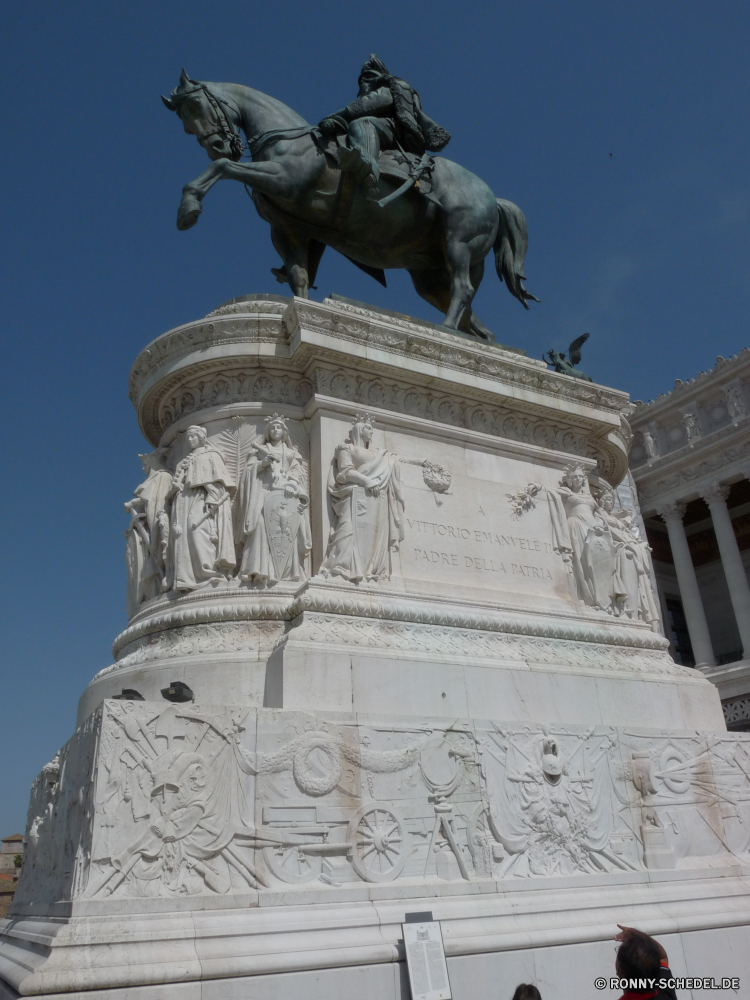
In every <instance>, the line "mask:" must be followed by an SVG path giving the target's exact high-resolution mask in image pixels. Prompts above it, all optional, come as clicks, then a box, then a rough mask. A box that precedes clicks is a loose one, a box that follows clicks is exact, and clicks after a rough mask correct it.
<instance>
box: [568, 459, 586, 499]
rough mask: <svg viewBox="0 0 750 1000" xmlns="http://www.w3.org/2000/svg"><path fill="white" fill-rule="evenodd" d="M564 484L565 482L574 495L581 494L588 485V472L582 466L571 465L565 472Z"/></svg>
mask: <svg viewBox="0 0 750 1000" xmlns="http://www.w3.org/2000/svg"><path fill="white" fill-rule="evenodd" d="M563 482H565V483H566V484H567V486H568V487H569V489H571V490H572V491H573V492H574V493H580V492H581V490H582V489H583V487H584V486H585V485H586V470H585V469H584V467H583V466H582V465H569V466H568V468H567V469H566V470H565V477H564V480H563Z"/></svg>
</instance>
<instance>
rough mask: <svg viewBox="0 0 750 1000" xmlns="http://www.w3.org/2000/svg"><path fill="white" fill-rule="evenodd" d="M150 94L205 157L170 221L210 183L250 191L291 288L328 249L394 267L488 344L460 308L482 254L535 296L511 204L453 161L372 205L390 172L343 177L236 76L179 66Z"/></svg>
mask: <svg viewBox="0 0 750 1000" xmlns="http://www.w3.org/2000/svg"><path fill="white" fill-rule="evenodd" d="M162 100H163V101H164V103H165V104H166V106H167V107H168V108H169V109H170V111H175V112H176V113H177V114H178V115H179V117H180V118H181V120H182V123H183V126H184V129H185V131H186V132H187V133H189V134H191V135H195V136H196V137H197V139H198V142H199V143H200V145H201V146H202V147H203V148H204V149H205V150H206V152H207V153H208V156H209V158H210V159H211V160H212V161H213V162H212V164H211V166H210V167H209V168H208V170H206V171H205V172H204V173H203V174H201V175H200V177H198V178H196V179H195V180H194V181H191V183H190V184H186V185H185V187H184V188H183V190H182V201H181V203H180V208H179V211H178V213H177V228H178V229H189V228H190V227H191V226H194V225H195V223H196V222H197V221H198V216H199V215H200V213H201V211H202V209H201V202H202V201H203V198H204V197H205V196H206V194H207V193H208V191H209V190H210V189H211V188H212V187H213V185H214V184H215V183H216V182H217V181H219V180H223V179H229V180H235V181H240V183H242V184H245V185H246V186H247V187H248V188H251V189H252V198H253V202H254V204H255V207H256V209H257V211H258V214H259V215H260V216H261V218H263V219H265V220H266V222H268V223H270V225H271V239H272V240H273V245H274V246H275V247H276V250H277V251H278V252H279V254H280V256H281V258H282V260H283V262H284V267H283V269H278V270H275V271H274V273H275V274H276V275H277V277H279V279H280V280H282V281H287V282H288V283H289V286H290V287H291V290H292V292H293V293H294V295H298V296H300V297H302V298H307V297H308V290H309V288H310V286H311V285H312V284H313V282H314V281H315V274H316V271H317V269H318V264H319V263H320V258H321V256H322V254H323V251H324V249H325V248H326V246H330V247H333V249H334V250H338V251H339V253H341V254H343V255H344V256H345V257H348V258H349V259H350V260H351V261H352V262H353V263H354V264H356V265H357V266H358V267H361V268H362V270H364V271H366V272H367V273H368V274H371V275H372V276H373V277H375V278H377V279H378V280H379V281H381V283H383V284H385V277H384V275H383V269H384V268H397V267H403V268H405V269H406V270H407V271H408V272H409V274H410V275H411V279H412V281H413V283H414V287H415V289H416V291H417V292H418V294H419V295H421V296H422V298H423V299H426V300H427V302H429V303H430V304H431V305H433V306H435V307H436V308H437V309H439V310H440V311H441V312H443V313H445V319H444V321H443V323H442V326H443V327H444V328H445V329H448V330H459V329H460V330H462V331H463V332H465V333H469V334H473V335H475V336H477V337H481V338H482V339H484V340H489V341H494V336H493V335H492V333H491V332H490V331H489V330H488V329H487V328H486V327H485V326H484V324H483V323H482V322H481V321H480V320H479V319H478V317H477V316H476V314H475V313H474V312H472V308H471V303H472V299H473V298H474V294H475V293H476V290H477V288H478V287H479V284H480V282H481V280H482V277H483V275H484V258H485V257H486V256H487V254H488V253H489V251H490V249H494V251H495V266H496V268H497V273H498V276H499V278H500V280H501V281H505V283H506V284H507V286H508V290H509V291H510V292H511V294H512V295H514V296H515V297H516V298H517V299H518V300H519V301H520V302H521V303H522V304H523V306H524V307H525V308H527V309H528V306H527V304H526V302H527V300H528V299H533V300H534V301H537V302H538V301H539V300H538V299H536V298H535V297H534V296H533V295H531V293H530V292H528V291H527V290H526V289H525V288H524V285H523V282H524V274H523V262H524V258H525V256H526V246H527V242H528V236H527V230H526V219H525V217H524V215H523V212H522V211H521V210H520V208H518V206H517V205H514V204H512V202H509V201H503V200H502V199H500V198H496V197H495V195H494V194H493V192H492V191H491V190H490V188H489V187H488V186H487V185H486V184H485V183H484V181H482V180H480V178H479V177H477V176H476V175H475V174H472V173H471V172H470V171H468V170H465V169H464V168H463V167H461V166H459V164H457V163H453V162H451V161H450V160H446V159H444V158H443V157H440V156H436V157H435V158H434V166H433V167H432V171H431V176H430V178H429V181H430V183H429V184H427V185H424V184H420V183H418V182H417V175H416V172H415V171H413V168H412V171H413V176H414V183H413V184H411V185H410V186H409V189H408V190H407V191H405V193H403V194H402V195H401V196H400V197H397V198H395V199H393V200H391V201H389V203H388V204H387V205H385V206H383V207H381V205H379V204H378V200H377V199H380V200H381V201H382V200H383V198H387V196H388V195H389V194H391V193H393V192H394V191H396V190H398V188H399V187H402V183H401V182H400V181H399V179H398V178H396V179H394V178H393V177H391V176H386V175H381V177H380V180H379V181H378V186H377V189H376V191H375V192H369V191H367V190H365V189H364V188H363V187H361V186H360V185H359V184H355V183H354V181H353V178H352V176H351V174H348V173H345V172H342V171H341V169H340V168H339V166H338V157H337V150H336V149H335V148H334V149H332V148H330V143H328V140H327V139H325V137H323V136H321V134H320V132H319V131H318V130H317V129H315V128H314V127H312V126H310V125H309V124H308V123H307V122H306V121H305V120H304V119H303V118H302V117H301V116H300V115H298V114H297V113H296V112H295V111H292V109H291V108H289V107H287V106H286V105H285V104H282V103H281V102H280V101H277V100H276V99H275V98H273V97H269V96H268V95H267V94H262V93H261V92H260V91H257V90H252V89H251V88H250V87H244V86H241V85H240V84H236V83H205V82H201V81H198V80H192V79H191V78H190V77H189V76H188V75H187V73H186V72H185V70H183V71H182V75H181V77H180V83H179V86H178V87H176V88H175V89H174V90H173V91H172V93H171V95H170V96H169V97H162ZM241 132H244V134H245V137H246V140H247V148H248V149H249V151H250V153H251V155H252V162H245V163H240V162H239V160H240V158H241V156H242V153H243V149H244V148H245V145H244V143H243V141H242V136H241ZM326 143H328V146H327V145H326ZM407 171H408V168H407ZM406 176H407V180H408V177H409V174H408V172H407V174H406ZM426 188H429V189H430V190H429V192H428V193H425V189H426Z"/></svg>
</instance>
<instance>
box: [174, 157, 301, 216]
mask: <svg viewBox="0 0 750 1000" xmlns="http://www.w3.org/2000/svg"><path fill="white" fill-rule="evenodd" d="M221 180H231V181H239V182H240V183H241V184H247V186H248V187H251V188H253V190H255V191H260V192H261V193H262V194H267V195H276V196H278V197H281V198H288V197H290V196H291V195H293V194H294V193H295V191H296V190H298V187H299V179H298V178H297V179H293V178H291V177H290V176H289V174H288V172H287V170H286V169H285V168H284V166H283V165H282V164H281V163H278V162H274V161H264V162H262V163H235V162H234V161H233V160H228V159H220V160H215V161H214V162H213V163H212V164H211V166H210V167H209V168H208V169H207V170H205V171H204V172H203V173H202V174H201V175H200V177H196V179H195V180H194V181H190V183H189V184H186V185H185V187H184V188H183V189H182V201H181V202H180V207H179V209H178V210H177V228H178V229H190V227H191V226H194V225H195V224H196V222H197V221H198V216H199V215H200V214H201V212H202V211H203V209H202V207H201V202H202V201H203V199H204V198H205V197H206V195H207V194H208V192H209V191H210V190H211V188H212V187H213V186H214V184H216V182H217V181H221Z"/></svg>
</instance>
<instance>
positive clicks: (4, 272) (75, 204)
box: [0, 0, 750, 836]
mask: <svg viewBox="0 0 750 1000" xmlns="http://www.w3.org/2000/svg"><path fill="white" fill-rule="evenodd" d="M749 22H750V13H749V12H748V6H747V4H746V3H740V2H728V0H726V2H722V3H708V2H704V3H696V2H689V0H688V2H686V0H682V2H672V0H656V2H654V0H652V2H650V3H642V2H628V3H624V2H619V0H608V2H607V3H601V2H568V3H560V2H559V0H558V2H543V0H530V2H527V3H525V4H517V3H507V2H506V3H503V2H493V3H482V2H476V0H468V2H465V3H461V4H454V5H451V6H449V5H446V4H442V5H441V4H436V3H434V2H431V3H426V2H422V0H417V2H411V3H409V4H396V3H392V2H388V0H381V2H379V3H378V4H377V5H374V4H360V5H355V4H351V3H337V2H325V0H323V2H320V3H316V4H302V5H297V6H294V5H288V4H287V5H283V6H281V5H278V4H265V5H262V4H253V3H247V2H244V3H240V2H237V3H234V2H222V0H213V2H211V3H203V4H199V3H196V2H194V0H181V2H179V3H175V2H171V0H161V2H159V3H158V4H157V3H144V2H141V0H130V2H128V3H121V2H117V0H111V2H109V3H106V4H102V3H99V2H96V3H94V2H77V3H74V4H53V3H49V2H47V3H34V2H30V3H25V4H15V5H6V7H5V10H4V14H3V28H4V31H3V36H4V37H3V42H2V45H3V54H2V67H3V73H2V80H3V84H2V86H3V115H2V121H3V127H2V128H3V139H4V142H3V146H4V156H3V177H4V184H3V198H2V207H1V209H0V225H2V227H3V238H2V242H1V243H0V248H1V252H2V267H1V268H0V295H1V296H2V303H1V305H2V317H3V328H4V332H5V338H4V340H5V346H4V359H5V371H6V376H5V383H6V386H5V391H4V393H3V397H2V405H3V407H4V409H5V410H6V412H5V414H4V415H3V416H4V419H3V426H4V428H5V430H6V434H5V441H6V444H5V460H4V464H5V468H6V469H7V470H11V469H12V470H13V476H12V477H11V479H10V480H9V481H8V484H7V485H6V492H5V515H4V520H3V524H4V526H5V538H4V545H3V551H4V552H5V553H6V562H5V571H4V573H3V588H4V595H3V603H2V607H3V610H4V612H5V615H4V617H5V623H4V630H3V635H4V641H3V645H2V655H3V673H2V676H3V692H4V701H3V704H4V709H5V711H4V719H3V723H4V724H3V726H2V727H0V760H1V761H2V768H1V769H0V773H1V774H2V779H1V780H2V786H0V788H1V790H2V794H0V835H2V836H4V835H6V834H7V833H11V832H16V831H21V830H22V829H23V826H24V823H25V814H26V807H27V802H28V788H29V784H30V782H31V781H32V779H33V777H34V775H36V774H37V772H38V771H39V770H40V768H41V767H42V766H43V765H44V763H45V762H46V761H47V760H49V759H50V757H51V756H52V755H53V754H54V753H55V751H56V750H57V749H58V747H59V746H60V745H61V744H62V743H64V742H65V740H67V739H68V738H69V736H70V735H71V733H72V730H73V726H74V718H75V707H76V703H77V700H78V697H79V695H80V692H81V691H82V690H83V688H84V687H85V685H86V684H87V683H88V681H89V680H90V678H91V677H92V676H93V674H94V673H96V672H97V671H98V670H99V669H101V668H102V667H104V666H106V665H107V664H108V663H109V662H111V660H110V645H111V641H112V639H113V637H114V636H115V634H116V633H117V632H119V631H120V630H121V629H122V628H123V627H124V626H125V624H126V623H125V610H124V578H125V570H124V560H123V537H122V532H123V529H124V528H125V525H126V517H125V514H124V512H123V509H122V504H123V502H124V501H125V500H127V499H128V497H129V496H130V495H131V494H132V489H133V487H134V486H135V485H136V484H137V483H138V482H139V481H140V480H139V473H140V465H139V462H138V460H137V457H136V456H137V453H138V452H139V451H142V450H143V440H142V438H141V436H140V434H139V431H138V429H137V425H136V421H135V416H134V412H133V410H132V407H131V404H130V402H129V401H128V398H127V378H128V371H129V368H130V365H131V364H132V362H133V360H134V359H135V357H136V355H137V353H138V351H139V350H140V349H141V347H143V346H144V345H145V344H146V343H147V342H148V341H149V340H151V339H152V338H153V337H155V336H157V335H158V334H160V333H162V332H164V331H165V330H167V329H169V328H171V327H173V326H177V325H178V324H180V323H183V322H186V321H188V320H192V319H194V318H197V317H199V316H202V315H204V314H205V313H206V312H208V311H209V310H210V309H212V308H214V307H215V306H216V305H218V304H219V303H221V302H222V301H224V300H226V299H228V298H231V297H233V296H235V295H241V294H244V293H247V292H262V291H273V292H278V291H279V290H281V289H280V286H278V285H277V284H276V283H275V281H274V279H273V277H272V276H271V274H270V268H271V267H272V266H276V265H277V264H278V258H277V256H276V254H275V252H274V251H273V248H272V246H271V243H270V239H269V235H268V230H267V227H266V225H265V224H264V223H263V222H261V220H260V219H259V218H258V217H257V216H256V214H255V212H254V210H253V209H252V206H251V204H250V202H249V201H248V199H247V197H246V195H245V192H244V191H243V190H242V188H241V187H240V186H239V185H237V184H230V183H224V184H220V185H217V187H215V188H214V190H213V191H212V192H211V193H210V195H209V196H208V198H207V200H206V203H205V211H204V214H203V216H202V217H201V219H200V221H199V224H198V225H197V226H196V227H195V228H194V229H192V230H191V231H190V232H187V233H179V232H178V231H177V229H176V227H175V215H176V210H177V205H178V203H179V198H180V190H181V187H182V185H183V184H184V183H186V182H187V181H188V180H190V179H192V178H193V177H194V176H196V175H197V174H198V173H200V172H201V171H202V170H203V169H204V167H205V165H206V162H207V161H206V158H205V154H204V153H203V151H202V150H201V149H200V148H199V147H198V145H197V143H196V142H195V140H194V139H192V138H188V137H187V136H185V135H184V134H183V133H182V130H181V127H180V125H179V124H178V122H177V120H176V118H175V117H174V116H173V115H171V114H170V113H169V112H167V111H166V110H165V108H164V107H163V106H162V103H161V101H160V100H159V94H160V93H168V92H169V90H170V89H171V88H172V87H173V86H175V85H176V83H177V80H178V77H179V73H180V68H181V67H182V66H183V65H184V66H185V67H186V68H187V70H188V72H189V73H190V74H191V76H193V77H196V78H198V79H203V80H229V81H234V82H239V83H246V84H249V85H250V86H253V87H256V88H257V89H259V90H264V91H266V92H268V93H271V94H273V95H274V96H276V97H278V98H280V99H281V100H283V101H285V102H286V103H288V104H290V105H291V106H292V107H294V108H295V109H296V110H298V111H299V112H300V113H301V114H302V115H304V116H305V117H306V118H307V119H308V120H310V121H311V122H315V121H318V120H319V119H320V118H321V117H323V116H324V115H325V114H327V113H330V112H332V111H334V110H336V109H338V108H339V107H341V106H342V105H343V104H344V103H346V102H347V101H349V100H351V99H353V98H354V96H355V93H356V79H357V75H358V71H359V68H360V66H361V64H362V62H363V60H364V59H365V58H366V56H367V55H368V54H369V53H370V52H376V53H377V54H378V55H379V56H380V57H381V58H382V59H383V60H384V61H385V62H386V64H387V65H388V67H389V69H390V70H391V72H393V73H396V74H398V75H400V76H403V77H405V78H406V79H407V80H409V81H410V82H411V83H412V84H413V85H414V86H415V87H416V88H417V89H418V90H419V91H420V94H421V96H422V99H423V102H424V105H425V108H426V110H427V111H428V113H429V114H430V115H431V116H432V117H433V118H434V119H436V120H437V121H438V122H440V123H441V124H443V125H444V126H445V127H447V128H448V129H449V131H450V132H451V133H452V135H453V138H452V140H451V143H450V146H449V147H448V149H447V150H446V153H445V155H447V156H449V157H450V158H451V159H455V160H458V161H459V162H461V163H462V164H464V165H465V166H467V167H468V168H469V169H471V170H473V171H475V172H476V173H477V174H479V175H480V176H481V177H483V178H484V179H485V180H486V181H487V182H488V183H489V184H490V186H491V187H492V188H493V189H494V190H495V192H496V194H497V195H498V196H499V197H503V198H508V199H510V200H512V201H515V202H516V203H517V204H519V205H520V206H521V207H522V209H523V210H524V212H525V213H526V216H527V218H528V223H529V230H530V247H529V253H528V257H527V265H526V273H527V275H528V286H529V288H530V289H531V290H532V291H533V292H534V293H535V294H536V295H538V296H539V297H540V298H541V299H542V300H543V301H542V303H541V304H540V305H534V304H533V303H532V310H531V312H529V313H526V312H524V310H523V309H522V308H521V307H520V305H519V304H518V303H517V302H516V301H515V300H514V299H512V298H511V297H510V296H509V295H508V293H507V291H506V289H505V288H504V287H503V286H502V285H500V283H499V282H498V281H497V278H496V277H495V275H494V273H493V269H491V268H488V272H487V277H486V278H485V281H484V284H483V285H482V287H481V289H480V291H479V293H478V295H477V299H476V301H475V306H476V310H477V312H478V313H479V315H480V316H481V317H482V319H483V320H484V322H485V323H486V324H487V325H488V326H489V327H490V328H491V329H493V330H494V331H495V333H496V335H497V337H498V340H500V341H501V342H503V343H507V344H513V345H516V346H520V347H523V348H524V349H525V350H526V351H527V352H528V353H529V354H532V355H534V356H539V355H540V354H541V352H542V351H544V350H547V349H548V348H549V347H552V346H554V347H556V348H557V349H560V348H563V349H564V348H565V347H566V346H567V344H568V343H569V342H570V341H571V340H572V339H573V338H574V337H576V336H578V335H579V334H580V333H582V332H584V331H588V332H590V333H591V340H590V341H589V343H588V344H587V345H586V349H585V353H584V360H583V367H584V368H585V370H586V371H588V372H589V373H590V374H591V375H593V377H594V378H595V380H597V381H599V382H603V383H608V384H611V385H614V386H617V387H618V388H621V389H626V390H628V391H629V392H631V394H632V395H633V397H634V398H642V399H649V398H652V397H654V396H656V395H658V394H659V393H660V392H664V391H667V390H668V389H669V388H670V387H671V386H672V384H673V383H674V379H675V378H681V379H688V378H691V377H693V376H694V375H696V374H697V373H698V372H700V371H701V370H704V369H706V368H708V367H711V366H712V365H713V364H714V362H715V359H716V356H717V355H719V354H721V355H724V356H730V355H732V354H735V353H736V352H737V351H739V350H741V349H742V348H743V347H745V346H747V345H749V344H750V337H748V332H747V318H748V313H749V309H748V306H749V305H750V302H749V300H750V282H748V265H749V264H750V227H749V225H748V224H749V223H750V179H749V177H750V173H749V171H748V158H749V157H748V154H749V153H750V142H749V141H748V124H747V122H748V107H749V106H750V93H749V91H750V76H749V75H748V69H747V39H748V36H749V35H750V23H749ZM610 154H611V155H610ZM388 278H389V288H388V289H387V290H385V289H382V288H381V287H380V286H379V285H377V284H376V283H375V282H373V281H372V280H371V279H369V278H367V277H366V276H365V275H362V274H360V272H359V271H357V270H356V269H355V268H354V267H353V266H352V265H351V264H349V263H348V262H347V261H345V260H343V259H342V258H339V257H337V256H336V255H335V254H334V253H332V252H330V251H328V252H327V253H326V254H325V256H324V258H323V262H322V265H321V268H320V272H319V275H318V281H317V284H318V287H319V291H318V292H314V293H313V295H314V296H317V297H320V298H322V297H324V296H325V295H326V294H328V293H329V292H331V291H335V292H338V293H339V294H343V295H348V296H350V297H352V298H356V299H361V300H365V301H369V302H372V303H375V304H379V305H382V306H385V307H387V308H391V309H397V310H401V311H404V312H407V313H410V314H412V315H415V316H423V317H425V318H428V319H438V320H439V316H438V314H437V313H435V312H434V311H433V310H431V308H430V307H429V306H428V305H427V304H426V303H424V302H423V301H422V300H421V299H419V298H418V297H417V296H416V294H415V293H414V291H413V289H412V287H411V282H410V281H409V279H408V276H406V275H405V274H401V273H397V272H390V273H389V275H388Z"/></svg>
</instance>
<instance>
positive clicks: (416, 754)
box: [17, 701, 750, 904]
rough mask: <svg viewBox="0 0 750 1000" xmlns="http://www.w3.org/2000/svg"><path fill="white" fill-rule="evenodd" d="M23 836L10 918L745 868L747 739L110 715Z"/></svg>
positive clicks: (749, 800)
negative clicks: (147, 901) (37, 905)
mask: <svg viewBox="0 0 750 1000" xmlns="http://www.w3.org/2000/svg"><path fill="white" fill-rule="evenodd" d="M253 813H254V818H253ZM26 841H27V845H28V857H27V860H25V861H24V866H23V869H22V874H21V881H20V883H19V888H18V893H17V899H18V901H19V903H21V904H22V903H23V902H24V901H26V900H34V901H41V900H44V901H48V902H54V901H56V900H64V899H73V898H76V897H79V896H81V895H85V896H88V897H94V898H97V899H106V898H108V897H109V896H112V895H114V896H116V897H120V896H152V897H153V896H156V897H159V896H161V897H171V896H175V895H180V896H182V895H196V894H204V895H205V894H229V893H246V892H247V891H248V888H250V889H255V890H260V891H263V889H264V888H266V887H270V886H274V887H275V888H277V889H278V888H282V889H283V887H284V886H285V885H291V886H293V885H299V884H301V883H304V882H310V881H312V880H315V879H317V880H318V883H319V885H320V886H328V887H329V888H330V889H331V891H333V890H334V889H335V888H336V886H337V885H341V884H342V883H345V882H357V881H360V880H364V881H366V882H376V883H377V882H390V881H394V880H396V879H399V878H402V877H403V878H408V879H410V880H412V883H413V880H415V879H417V880H419V881H424V880H428V881H429V880H433V879H435V878H438V879H462V880H474V879H489V878H492V879H496V880H501V879H506V878H551V877H555V876H566V875H573V874H577V873H591V874H594V873H596V874H601V873H616V872H622V871H634V870H641V869H642V868H644V867H646V868H649V869H651V868H669V867H674V866H675V865H676V864H677V863H678V862H679V863H680V864H681V865H682V866H686V865H688V866H689V865H691V864H692V865H698V866H701V865H703V866H705V865H706V864H707V863H710V864H711V865H712V866H714V867H715V866H716V865H717V864H727V863H730V861H731V859H739V861H740V862H741V863H742V864H748V863H750V854H748V849H749V848H750V734H739V735H737V734H730V733H723V734H714V733H696V732H671V733H658V732H653V731H650V732H642V733H639V732H631V731H629V730H615V729H611V728H608V727H596V728H588V729H587V728H584V727H565V726H563V725H560V724H555V725H550V726H538V725H533V724H527V725H523V726H521V725H515V726H513V725H508V724H503V725H500V724H497V723H492V722H478V721H471V720H455V721H454V722H453V723H452V724H450V725H449V724H447V723H446V722H445V721H444V720H442V721H441V720H436V719H435V720H431V719H427V718H425V719H420V720H411V723H410V724H407V725H404V724H403V723H402V724H399V725H397V726H392V725H390V724H389V723H388V721H387V720H383V721H382V722H376V721H372V722H364V721H361V720H357V718H356V717H355V716H350V717H345V716H341V715H339V716H337V721H336V722H335V723H331V722H326V721H324V720H322V719H319V718H315V717H313V716H310V715H308V714H305V713H294V712H286V713H278V712H272V713H267V712H264V711H263V710H254V711H250V712H247V713H245V712H244V711H242V712H238V711H236V710H232V709H228V708H210V709H209V708H202V707H200V706H197V705H194V704H191V705H189V706H185V707H184V708H183V707H180V706H176V705H166V706H165V705H164V704H163V703H161V704H154V703H149V702H112V701H110V702H106V703H105V704H104V706H103V707H102V708H101V709H100V710H99V711H98V712H97V713H96V714H95V715H94V716H92V718H91V719H90V720H89V722H87V723H86V724H85V726H84V727H82V728H81V729H80V730H79V731H78V732H77V733H76V735H75V737H74V738H73V739H72V740H71V741H70V742H69V743H68V744H67V745H66V747H64V748H63V750H62V751H61V752H60V755H59V757H58V758H56V759H55V760H54V761H52V762H51V763H50V764H49V765H48V766H47V767H46V768H45V769H44V770H43V772H42V774H41V775H40V776H39V778H38V779H37V780H36V782H35V783H34V787H33V789H32V804H31V808H30V811H29V824H28V828H27V834H26Z"/></svg>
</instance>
